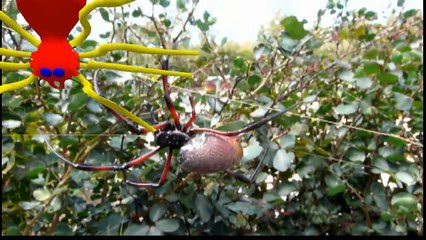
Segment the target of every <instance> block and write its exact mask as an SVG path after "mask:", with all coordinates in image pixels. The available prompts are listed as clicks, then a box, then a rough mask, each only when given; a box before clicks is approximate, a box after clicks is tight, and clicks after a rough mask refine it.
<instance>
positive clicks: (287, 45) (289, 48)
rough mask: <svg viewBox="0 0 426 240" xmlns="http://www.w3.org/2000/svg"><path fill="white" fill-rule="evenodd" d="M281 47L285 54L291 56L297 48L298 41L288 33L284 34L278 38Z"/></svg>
mask: <svg viewBox="0 0 426 240" xmlns="http://www.w3.org/2000/svg"><path fill="white" fill-rule="evenodd" d="M278 41H279V44H280V47H281V48H282V49H283V50H284V52H286V53H288V54H290V53H292V52H293V51H294V49H295V48H296V47H297V41H295V40H294V39H293V38H292V37H291V36H289V34H288V33H286V32H283V33H282V34H281V35H280V36H279V38H278Z"/></svg>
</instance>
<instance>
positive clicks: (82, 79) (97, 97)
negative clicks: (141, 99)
mask: <svg viewBox="0 0 426 240" xmlns="http://www.w3.org/2000/svg"><path fill="white" fill-rule="evenodd" d="M77 78H78V80H79V81H80V82H81V83H82V84H83V92H85V93H86V94H87V95H88V96H89V97H91V98H92V99H94V100H95V101H97V102H99V103H101V104H102V105H104V106H106V107H108V108H110V109H112V110H114V111H116V112H118V113H120V114H122V115H124V116H126V117H128V118H130V119H131V120H132V121H134V122H136V123H137V124H139V125H141V126H142V127H144V128H145V129H146V130H147V131H150V132H155V131H157V129H156V128H155V127H153V126H151V125H150V124H149V123H147V122H145V121H143V120H142V119H140V118H139V117H137V116H136V115H134V114H133V113H131V112H129V111H128V110H126V109H124V108H123V107H121V106H119V105H118V104H116V103H115V102H113V101H111V100H109V99H106V98H104V97H102V96H100V95H98V94H97V93H96V92H95V91H94V90H93V86H92V84H91V83H90V82H89V80H87V79H86V78H85V77H84V76H83V75H81V74H79V75H78V76H77Z"/></svg>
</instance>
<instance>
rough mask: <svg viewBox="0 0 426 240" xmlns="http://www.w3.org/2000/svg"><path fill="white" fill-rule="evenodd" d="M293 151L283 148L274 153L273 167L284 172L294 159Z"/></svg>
mask: <svg viewBox="0 0 426 240" xmlns="http://www.w3.org/2000/svg"><path fill="white" fill-rule="evenodd" d="M294 157H295V156H294V153H292V152H290V153H288V152H287V151H286V150H284V149H280V150H278V151H277V152H276V153H275V157H274V160H273V163H274V168H275V169H277V170H278V171H280V172H285V171H287V169H288V168H289V167H290V166H291V164H292V163H293V161H294Z"/></svg>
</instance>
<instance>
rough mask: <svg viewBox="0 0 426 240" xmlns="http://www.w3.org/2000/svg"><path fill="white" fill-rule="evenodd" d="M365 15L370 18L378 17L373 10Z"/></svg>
mask: <svg viewBox="0 0 426 240" xmlns="http://www.w3.org/2000/svg"><path fill="white" fill-rule="evenodd" d="M365 17H366V18H367V19H369V20H373V19H376V18H377V14H376V13H375V12H373V11H368V12H366V13H365Z"/></svg>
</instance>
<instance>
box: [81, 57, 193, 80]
mask: <svg viewBox="0 0 426 240" xmlns="http://www.w3.org/2000/svg"><path fill="white" fill-rule="evenodd" d="M80 68H87V69H101V68H105V69H114V70H119V71H125V72H140V73H148V74H157V75H169V76H178V77H187V78H191V77H192V73H188V72H174V71H168V70H160V69H152V68H144V67H136V66H129V65H123V64H117V63H104V62H95V61H88V62H87V63H80Z"/></svg>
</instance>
